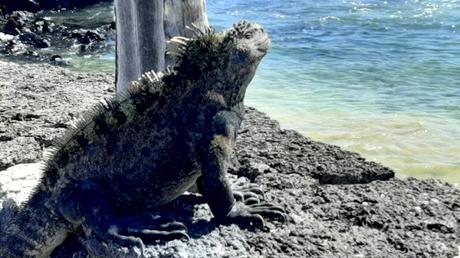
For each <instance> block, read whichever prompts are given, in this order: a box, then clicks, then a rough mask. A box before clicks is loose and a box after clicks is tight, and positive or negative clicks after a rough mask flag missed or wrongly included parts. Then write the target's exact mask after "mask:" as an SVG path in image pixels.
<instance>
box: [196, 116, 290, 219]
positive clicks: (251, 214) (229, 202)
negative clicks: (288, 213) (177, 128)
mask: <svg viewBox="0 0 460 258" xmlns="http://www.w3.org/2000/svg"><path fill="white" fill-rule="evenodd" d="M240 121H241V120H240V118H239V116H238V115H237V114H236V113H235V112H231V111H221V112H219V113H218V114H217V115H216V116H215V117H214V119H213V124H212V128H211V130H212V133H211V136H210V138H209V139H208V141H207V146H206V151H205V152H204V153H203V157H202V167H201V169H202V176H201V184H202V186H201V187H200V188H201V189H200V190H201V192H202V194H203V195H204V197H205V199H206V201H207V202H208V204H209V206H210V208H211V211H212V212H213V214H214V216H215V218H216V219H217V220H218V221H220V222H224V223H238V224H243V225H246V226H249V225H253V226H257V227H261V226H263V224H264V221H263V219H262V216H261V215H264V216H268V217H272V218H273V217H274V218H280V219H284V218H285V214H284V210H283V209H281V208H279V207H276V206H273V205H271V204H268V203H254V204H245V203H244V202H236V201H235V198H234V196H233V193H232V190H231V188H230V184H229V183H228V180H227V178H226V173H227V169H228V166H229V163H230V157H231V153H232V150H233V146H234V145H235V140H236V133H237V130H238V127H239V124H240Z"/></svg>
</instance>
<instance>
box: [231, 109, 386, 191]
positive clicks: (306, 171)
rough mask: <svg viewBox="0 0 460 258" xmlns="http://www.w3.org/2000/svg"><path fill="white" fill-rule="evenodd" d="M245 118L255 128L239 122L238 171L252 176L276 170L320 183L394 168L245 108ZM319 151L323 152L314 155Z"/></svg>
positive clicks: (382, 174)
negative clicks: (240, 127)
mask: <svg viewBox="0 0 460 258" xmlns="http://www.w3.org/2000/svg"><path fill="white" fill-rule="evenodd" d="M246 119H247V120H248V121H258V122H257V123H256V125H257V127H258V128H259V130H254V129H253V128H250V127H249V125H248V124H243V127H242V129H241V130H240V133H239V136H238V137H239V138H240V139H243V140H241V141H240V142H239V144H238V143H237V148H238V149H239V150H240V151H239V152H238V155H237V156H238V160H239V162H240V163H241V164H242V167H241V168H240V169H239V174H240V175H244V176H246V177H249V178H254V177H255V176H257V175H259V174H263V173H264V172H272V171H278V172H279V173H284V174H299V175H304V176H310V177H312V178H316V179H318V180H319V182H320V183H324V184H356V183H368V182H371V181H374V180H387V179H390V178H393V177H394V172H393V171H392V170H391V169H389V168H387V167H384V166H381V165H379V164H377V163H375V162H368V161H365V160H364V158H362V157H361V156H359V155H358V154H356V153H353V152H348V151H343V150H342V149H340V148H339V147H337V146H333V145H327V144H324V143H320V142H315V141H312V140H310V139H308V138H306V137H304V136H302V135H301V134H299V133H297V132H295V131H292V130H281V129H280V128H279V124H278V123H277V122H276V121H274V120H271V119H270V118H269V117H267V116H266V115H264V114H261V113H259V112H256V110H254V109H253V108H249V109H248V110H247V112H246ZM318 153H321V154H323V155H318Z"/></svg>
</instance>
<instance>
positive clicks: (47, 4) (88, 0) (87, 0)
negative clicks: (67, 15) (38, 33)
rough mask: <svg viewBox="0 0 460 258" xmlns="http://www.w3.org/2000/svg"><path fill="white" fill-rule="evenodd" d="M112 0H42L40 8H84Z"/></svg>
mask: <svg viewBox="0 0 460 258" xmlns="http://www.w3.org/2000/svg"><path fill="white" fill-rule="evenodd" d="M111 1H112V0H41V1H40V8H42V9H48V10H49V9H62V8H65V9H75V8H82V7H86V6H89V5H93V4H98V3H101V2H111Z"/></svg>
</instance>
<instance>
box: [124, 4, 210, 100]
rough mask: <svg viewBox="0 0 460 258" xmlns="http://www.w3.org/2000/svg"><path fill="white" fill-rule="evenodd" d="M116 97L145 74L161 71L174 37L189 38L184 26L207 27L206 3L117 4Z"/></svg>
mask: <svg viewBox="0 0 460 258" xmlns="http://www.w3.org/2000/svg"><path fill="white" fill-rule="evenodd" d="M115 14H116V23H117V50H116V55H117V56H116V67H117V68H116V69H117V71H116V73H117V75H116V80H117V85H116V86H117V94H122V93H124V92H125V91H126V89H127V87H128V86H129V82H131V81H133V80H136V79H138V78H139V76H140V75H141V74H142V73H143V72H146V71H150V70H155V71H161V70H163V69H165V65H166V64H172V63H173V62H174V60H173V59H171V58H169V57H165V52H166V43H167V41H168V40H169V39H170V38H171V37H174V36H178V35H181V36H190V35H189V33H190V32H188V31H187V30H186V28H185V26H187V25H190V24H192V23H194V24H196V25H197V26H208V19H207V15H206V1H205V0H129V1H128V0H115Z"/></svg>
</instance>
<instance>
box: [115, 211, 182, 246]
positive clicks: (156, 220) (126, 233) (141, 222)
mask: <svg viewBox="0 0 460 258" xmlns="http://www.w3.org/2000/svg"><path fill="white" fill-rule="evenodd" d="M107 232H108V236H109V238H111V239H112V240H114V241H116V242H119V243H120V244H121V245H134V246H138V247H140V248H143V243H146V244H148V243H155V242H163V241H170V240H174V239H187V240H188V239H190V237H189V236H188V234H187V227H186V226H185V225H184V224H183V223H181V222H177V221H171V220H170V219H167V218H163V217H160V216H154V215H151V214H149V213H145V214H142V215H140V216H136V217H131V218H125V219H120V220H117V221H114V222H113V223H111V225H110V226H109V227H108V230H107Z"/></svg>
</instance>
